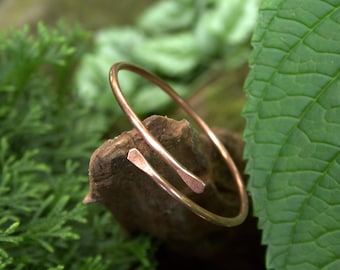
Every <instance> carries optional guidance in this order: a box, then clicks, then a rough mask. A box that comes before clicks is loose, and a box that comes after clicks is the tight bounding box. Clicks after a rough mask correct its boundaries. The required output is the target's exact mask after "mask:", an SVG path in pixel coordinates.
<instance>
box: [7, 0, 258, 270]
mask: <svg viewBox="0 0 340 270" xmlns="http://www.w3.org/2000/svg"><path fill="white" fill-rule="evenodd" d="M258 6H259V1H258V0H244V1H239V0H230V1H223V0H177V1H155V0H154V1H132V0H125V1H103V0H97V1H84V0H83V1H66V0H62V1H51V0H50V1H43V0H31V1H29V0H20V1H19V0H2V1H0V31H1V33H0V138H1V144H0V162H1V163H0V166H1V167H0V169H1V175H0V177H1V179H0V210H1V213H2V214H1V215H0V269H156V268H157V265H159V262H158V261H157V256H156V255H155V253H156V251H157V246H158V244H157V241H155V240H154V239H152V238H151V237H150V236H138V237H132V238H131V237H130V238H129V237H124V236H123V233H122V229H121V228H120V227H119V226H118V225H117V224H116V223H115V222H114V221H112V218H111V216H110V214H109V213H108V212H107V211H106V210H105V209H103V207H101V206H100V205H90V206H86V207H85V206H83V205H82V204H81V200H82V198H83V197H84V196H85V194H86V193H87V191H88V179H87V168H88V161H89V158H90V155H91V153H92V152H93V151H94V149H95V148H96V147H98V146H99V145H100V144H101V143H102V142H103V140H105V139H107V138H112V137H114V136H116V135H118V134H119V133H121V132H122V131H124V130H128V129H130V128H131V127H130V125H129V123H128V122H127V120H126V118H125V117H124V115H123V114H122V112H121V110H120V109H119V108H118V106H117V104H116V103H115V101H114V98H113V95H112V93H111V91H110V88H109V83H108V71H109V68H110V67H111V65H112V64H113V63H114V62H117V61H129V62H132V63H135V64H138V65H141V66H143V67H145V68H146V69H148V70H150V71H151V72H153V73H155V74H157V75H158V76H160V77H161V78H163V79H164V80H166V81H167V82H168V83H170V84H171V85H173V87H174V88H175V89H176V91H178V92H179V93H180V94H181V95H183V96H184V97H185V98H186V99H187V100H188V101H189V102H190V103H191V104H192V106H193V107H194V109H195V110H196V111H197V112H198V113H199V114H200V115H201V116H202V117H203V118H204V119H205V120H206V121H207V123H208V124H210V125H212V126H219V127H224V128H229V129H231V130H234V131H237V132H241V131H242V129H243V126H244V121H243V119H242V118H241V116H240V113H241V110H242V106H243V104H244V94H243V92H242V85H243V81H244V79H245V76H246V75H247V72H248V65H247V59H248V55H249V52H250V37H251V33H252V29H253V27H254V25H255V23H256V16H257V9H258ZM60 20H62V22H60ZM121 81H122V85H123V88H124V92H125V94H126V96H127V98H128V100H129V101H130V102H131V104H132V105H133V108H134V109H135V111H136V112H137V113H138V114H139V115H140V116H141V117H142V118H143V117H146V116H147V115H150V114H154V113H158V114H163V115H169V116H171V115H178V109H177V108H176V106H173V104H172V102H171V100H170V99H169V98H168V97H167V96H165V95H164V94H162V92H161V91H160V90H159V89H157V88H156V87H154V86H152V85H150V84H149V83H147V82H145V81H144V80H143V79H141V78H138V77H137V76H135V75H133V74H128V73H122V74H121Z"/></svg>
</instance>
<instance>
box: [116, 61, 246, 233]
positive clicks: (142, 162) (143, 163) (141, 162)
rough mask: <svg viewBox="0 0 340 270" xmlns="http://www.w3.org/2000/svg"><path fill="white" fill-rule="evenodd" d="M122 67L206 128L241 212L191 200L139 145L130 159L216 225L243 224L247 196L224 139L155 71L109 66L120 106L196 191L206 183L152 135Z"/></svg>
mask: <svg viewBox="0 0 340 270" xmlns="http://www.w3.org/2000/svg"><path fill="white" fill-rule="evenodd" d="M120 70H128V71H131V72H134V73H136V74H138V75H140V76H142V77H144V78H145V79H147V80H148V81H150V82H152V83H154V84H155V85H157V86H158V87H159V88H160V89H162V90H163V91H165V92H166V93H167V94H168V95H169V96H170V97H171V98H172V99H173V100H174V101H175V102H176V103H177V104H178V105H179V106H180V107H181V108H182V109H183V110H184V111H185V112H186V113H187V114H188V115H189V116H190V118H191V119H192V120H194V122H196V124H197V125H198V126H199V127H200V128H201V129H202V130H203V131H204V133H205V134H206V135H207V136H208V137H209V138H210V140H211V141H212V143H213V144H214V145H215V146H216V148H217V149H218V151H219V152H220V154H221V156H222V158H223V159H224V161H225V163H226V165H227V166H228V167H229V169H230V171H231V174H232V175H233V178H234V180H235V182H236V185H237V189H238V193H239V196H240V210H239V214H238V215H237V216H235V217H223V216H220V215H217V214H214V213H212V212H210V211H208V210H206V209H204V208H203V207H201V206H199V205H198V204H197V203H195V202H194V201H192V200H190V199H189V198H188V197H186V196H185V195H184V194H183V193H181V192H180V191H179V190H178V189H176V188H175V187H174V186H173V185H171V184H170V183H169V182H168V181H167V180H166V179H164V178H163V177H162V176H161V175H159V174H158V173H157V171H155V169H154V168H153V167H152V166H151V165H150V164H149V162H148V161H147V160H146V159H145V158H144V156H143V155H142V154H141V153H140V151H139V150H138V149H136V148H132V149H130V150H129V152H128V156H127V159H128V160H129V161H130V162H132V163H133V164H134V165H135V166H136V167H138V168H139V169H140V170H142V171H144V172H145V173H147V174H148V175H149V176H150V177H151V178H152V179H153V180H154V181H155V182H156V183H157V184H158V185H159V186H160V187H161V188H163V189H164V190H165V191H166V192H167V193H169V194H170V195H171V196H172V197H173V198H175V199H176V200H178V201H179V202H181V203H183V204H184V205H185V206H186V207H188V208H189V209H190V210H191V211H192V212H194V213H195V214H197V215H198V216H200V217H202V218H204V219H206V220H208V221H210V222H212V223H215V224H217V225H222V226H227V227H232V226H236V225H239V224H241V223H242V222H243V221H244V220H245V218H246V216H247V214H248V197H247V193H246V190H245V187H244V184H243V181H242V178H241V175H240V173H239V171H238V169H237V167H236V165H235V163H234V161H233V160H232V158H231V157H230V154H229V152H228V150H227V149H226V148H225V147H224V145H223V144H222V142H221V141H220V140H219V139H218V138H217V136H216V135H215V134H214V132H213V131H212V130H211V129H210V128H209V127H208V125H207V124H206V123H205V122H204V121H203V120H202V119H201V118H200V117H199V116H198V115H197V114H196V113H195V112H194V111H193V109H192V108H191V107H190V106H189V105H188V104H187V103H186V102H185V101H184V100H183V99H182V98H181V97H180V96H179V95H178V94H177V93H176V92H175V91H174V90H173V89H172V88H171V87H170V86H169V85H168V84H166V83H165V82H164V81H162V80H161V79H159V78H158V77H156V76H155V75H153V74H151V73H149V72H147V71H146V70H144V69H143V68H140V67H138V66H135V65H132V64H129V63H124V62H120V63H116V64H114V65H113V66H112V68H111V69H110V83H111V88H112V92H113V94H114V95H115V97H116V99H117V101H118V103H119V105H120V107H121V108H122V110H123V111H124V113H125V114H126V116H127V117H128V118H129V120H130V122H131V124H132V125H133V126H134V127H135V128H136V129H137V130H138V131H139V132H140V134H141V135H142V137H143V138H144V140H145V141H146V143H147V144H148V145H149V146H150V147H151V148H152V149H153V150H154V151H155V152H157V153H158V154H159V155H160V157H161V158H163V159H164V161H165V162H166V163H167V164H168V165H169V166H171V167H172V168H174V169H175V170H176V172H177V173H178V175H179V176H180V177H181V178H182V180H183V181H184V182H185V183H186V184H187V185H188V187H189V188H191V189H192V190H193V191H194V192H195V193H201V192H203V191H204V187H205V183H204V182H203V181H202V180H201V179H200V178H198V177H197V176H196V175H194V174H193V173H191V172H190V171H189V170H188V169H186V168H185V167H184V166H183V165H182V164H180V163H179V162H178V161H177V160H176V159H175V158H173V157H172V156H171V155H170V154H169V152H168V151H167V150H166V149H165V148H164V147H163V146H162V145H161V144H160V143H159V142H158V141H157V140H156V139H155V138H154V137H153V135H152V134H151V133H150V132H149V131H148V130H147V129H146V127H145V126H144V124H143V123H142V121H141V120H140V119H139V118H138V116H137V115H136V114H135V113H134V111H133V110H132V109H131V107H130V105H129V104H128V102H127V101H126V98H125V96H124V94H123V93H122V90H121V87H120V84H119V82H118V72H119V71H120Z"/></svg>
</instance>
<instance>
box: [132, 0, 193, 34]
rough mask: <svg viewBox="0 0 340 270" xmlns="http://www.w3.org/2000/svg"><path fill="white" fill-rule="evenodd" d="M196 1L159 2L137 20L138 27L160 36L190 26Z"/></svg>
mask: <svg viewBox="0 0 340 270" xmlns="http://www.w3.org/2000/svg"><path fill="white" fill-rule="evenodd" d="M195 1H197V0H177V1H161V2H158V3H155V4H154V5H152V6H151V7H150V8H149V9H147V10H146V11H145V12H144V13H143V14H142V15H141V16H140V18H139V19H138V26H139V27H140V28H141V29H143V30H144V31H145V32H148V33H152V34H162V33H164V32H169V31H173V32H174V31H179V30H182V29H185V28H188V27H190V26H192V24H193V23H194V19H195V15H197V14H196V10H195V8H193V7H194V5H195Z"/></svg>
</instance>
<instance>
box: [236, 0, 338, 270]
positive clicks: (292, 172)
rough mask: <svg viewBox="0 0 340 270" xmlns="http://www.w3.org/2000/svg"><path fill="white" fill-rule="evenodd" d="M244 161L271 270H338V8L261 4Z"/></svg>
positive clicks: (316, 0) (287, 0) (289, 1)
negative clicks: (245, 159)
mask: <svg viewBox="0 0 340 270" xmlns="http://www.w3.org/2000/svg"><path fill="white" fill-rule="evenodd" d="M259 18H260V19H259V22H258V26H257V28H256V31H255V34H254V36H253V41H252V43H253V46H254V51H253V53H252V57H251V61H250V64H251V67H252V71H251V72H250V74H249V76H248V79H247V82H246V85H245V89H246V92H247V95H248V99H247V104H246V106H245V109H244V112H243V114H244V116H245V118H246V119H247V127H246V129H245V132H244V138H245V140H246V149H245V157H246V158H247V159H248V165H247V172H248V173H249V174H250V184H249V191H250V193H251V197H252V199H253V204H254V211H255V215H256V216H258V217H259V227H260V228H261V229H262V230H263V237H262V239H263V243H264V244H265V245H267V246H268V249H267V258H266V264H267V268H268V269H339V268H340V259H339V258H340V245H339V243H340V226H339V224H340V223H339V222H340V177H339V172H340V140H339V133H340V110H339V109H340V2H339V1H328V0H324V1H321V0H313V1H295V0H281V1H269V0H268V1H263V3H262V6H261V11H260V17H259Z"/></svg>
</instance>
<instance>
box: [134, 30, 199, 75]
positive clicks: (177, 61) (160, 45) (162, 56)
mask: <svg viewBox="0 0 340 270" xmlns="http://www.w3.org/2000/svg"><path fill="white" fill-rule="evenodd" d="M134 56H135V57H136V58H137V59H138V61H140V62H141V63H142V65H145V66H148V67H150V68H151V69H152V70H155V71H156V72H160V73H162V74H166V75H168V76H179V75H182V76H183V75H184V74H185V73H188V72H190V71H192V70H193V69H194V68H195V67H196V66H197V65H198V64H199V62H200V53H199V50H198V44H197V41H196V38H195V36H194V35H193V34H192V33H189V32H184V33H180V34H176V35H165V36H160V37H155V38H154V39H151V40H148V41H145V42H144V43H143V44H141V46H139V47H137V48H136V49H135V51H134Z"/></svg>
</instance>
